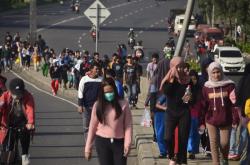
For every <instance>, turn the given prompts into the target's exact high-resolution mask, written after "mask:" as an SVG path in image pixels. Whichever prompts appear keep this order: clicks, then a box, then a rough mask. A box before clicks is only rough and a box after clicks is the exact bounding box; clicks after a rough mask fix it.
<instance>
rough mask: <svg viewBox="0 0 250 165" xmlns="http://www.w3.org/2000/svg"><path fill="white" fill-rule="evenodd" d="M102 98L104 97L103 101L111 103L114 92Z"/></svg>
mask: <svg viewBox="0 0 250 165" xmlns="http://www.w3.org/2000/svg"><path fill="white" fill-rule="evenodd" d="M104 96H105V99H106V100H107V101H109V102H111V101H113V100H114V98H115V94H114V92H110V93H105V94H104Z"/></svg>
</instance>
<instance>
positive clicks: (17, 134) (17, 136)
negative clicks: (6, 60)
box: [3, 129, 30, 155]
mask: <svg viewBox="0 0 250 165" xmlns="http://www.w3.org/2000/svg"><path fill="white" fill-rule="evenodd" d="M18 141H20V144H21V146H22V155H26V154H28V153H29V146H30V132H29V131H28V130H26V129H25V130H21V131H18V130H12V129H9V130H8V133H7V136H6V138H5V140H4V143H3V149H4V150H5V151H13V149H14V146H15V144H18Z"/></svg>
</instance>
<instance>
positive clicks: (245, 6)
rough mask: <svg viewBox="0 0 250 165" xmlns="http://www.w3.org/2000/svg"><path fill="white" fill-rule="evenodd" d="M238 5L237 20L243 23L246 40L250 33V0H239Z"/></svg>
mask: <svg viewBox="0 0 250 165" xmlns="http://www.w3.org/2000/svg"><path fill="white" fill-rule="evenodd" d="M237 6H238V10H237V13H236V16H237V21H238V23H239V24H241V25H243V28H242V30H243V38H244V39H243V40H244V42H246V40H247V38H246V34H250V31H249V30H248V29H249V28H250V1H249V0H238V4H237Z"/></svg>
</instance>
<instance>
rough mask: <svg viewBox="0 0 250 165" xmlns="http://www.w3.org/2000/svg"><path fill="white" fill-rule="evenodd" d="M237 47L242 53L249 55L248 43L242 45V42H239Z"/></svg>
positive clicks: (249, 44)
mask: <svg viewBox="0 0 250 165" xmlns="http://www.w3.org/2000/svg"><path fill="white" fill-rule="evenodd" d="M237 47H238V48H239V49H240V50H241V51H242V52H244V53H249V54H250V43H249V42H247V43H243V42H240V43H238V44H237Z"/></svg>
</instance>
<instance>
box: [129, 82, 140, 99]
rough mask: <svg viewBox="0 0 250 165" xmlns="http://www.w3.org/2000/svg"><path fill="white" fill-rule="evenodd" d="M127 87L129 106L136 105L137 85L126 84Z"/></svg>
mask: <svg viewBox="0 0 250 165" xmlns="http://www.w3.org/2000/svg"><path fill="white" fill-rule="evenodd" d="M127 87H128V100H129V104H136V103H137V99H138V98H137V97H138V96H137V95H138V91H137V89H138V88H137V83H133V84H127Z"/></svg>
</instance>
